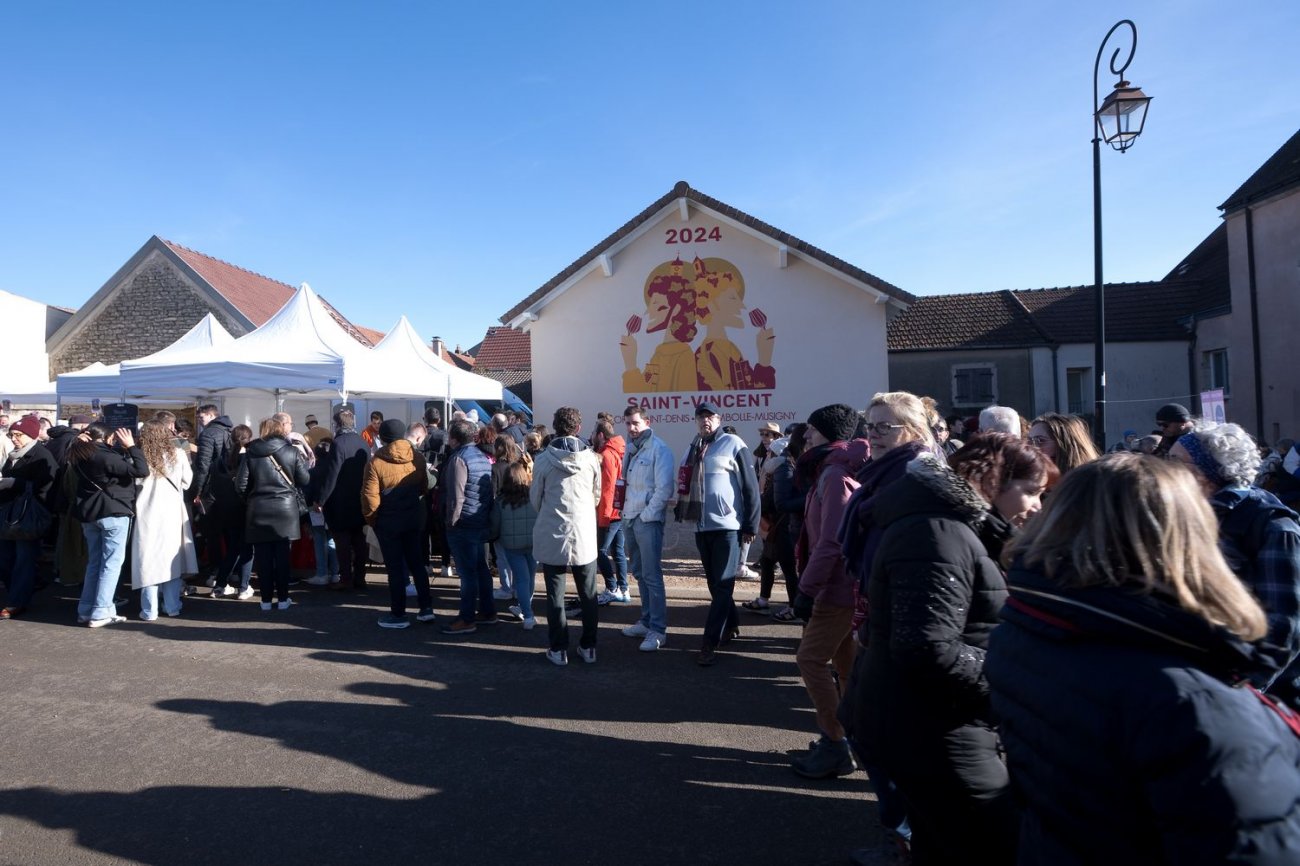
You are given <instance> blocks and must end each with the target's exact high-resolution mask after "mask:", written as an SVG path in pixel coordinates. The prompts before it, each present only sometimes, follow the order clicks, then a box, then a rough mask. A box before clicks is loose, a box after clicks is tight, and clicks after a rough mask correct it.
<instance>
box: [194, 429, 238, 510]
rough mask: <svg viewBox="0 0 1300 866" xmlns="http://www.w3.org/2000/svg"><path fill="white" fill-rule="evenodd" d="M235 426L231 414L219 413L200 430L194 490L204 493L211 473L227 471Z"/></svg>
mask: <svg viewBox="0 0 1300 866" xmlns="http://www.w3.org/2000/svg"><path fill="white" fill-rule="evenodd" d="M234 428H235V425H234V422H232V421H231V420H230V416H229V415H218V416H217V417H215V418H213V419H212V420H211V421H209V422H208V423H207V424H205V425H204V427H203V429H202V430H200V431H199V439H198V442H197V443H196V444H197V446H198V449H199V450H198V453H197V454H196V455H195V456H194V490H195V492H196V493H202V492H203V491H204V490H206V489H208V484H209V481H208V476H209V475H210V474H211V473H214V472H215V473H225V471H226V466H227V461H228V460H229V457H230V431H231V430H233V429H234Z"/></svg>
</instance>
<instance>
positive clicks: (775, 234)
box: [501, 180, 916, 322]
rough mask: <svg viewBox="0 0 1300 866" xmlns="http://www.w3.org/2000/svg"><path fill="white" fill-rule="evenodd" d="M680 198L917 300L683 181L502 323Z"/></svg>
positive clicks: (888, 291) (882, 288) (899, 296)
mask: <svg viewBox="0 0 1300 866" xmlns="http://www.w3.org/2000/svg"><path fill="white" fill-rule="evenodd" d="M683 197H685V198H686V199H688V200H689V201H693V202H695V203H696V204H699V205H703V206H704V207H707V208H709V209H710V210H712V211H716V212H717V213H720V214H722V215H723V216H726V217H729V218H730V219H733V220H735V221H736V222H739V223H741V224H742V225H745V226H748V227H749V228H751V229H753V230H754V231H756V232H759V233H760V234H764V235H767V236H768V237H770V238H772V239H773V240H775V241H777V242H779V243H783V244H785V245H786V246H787V247H789V248H790V249H791V250H794V251H795V252H798V253H802V254H803V255H805V256H807V257H809V258H811V259H816V260H817V261H819V262H821V263H823V264H825V265H829V266H830V267H832V268H835V269H836V270H838V271H840V272H841V273H843V274H845V275H847V276H849V277H852V278H853V279H855V280H858V281H860V282H863V283H866V284H867V285H869V286H872V287H873V288H875V289H878V290H879V291H881V292H884V293H885V294H887V295H889V296H890V297H892V298H896V299H898V300H900V301H902V302H903V303H907V304H910V303H912V302H913V301H914V300H916V298H915V297H914V296H913V295H911V294H909V293H907V292H905V291H903V290H902V289H900V288H899V287H898V286H895V285H892V284H891V283H887V282H885V281H884V280H882V279H880V278H879V277H877V276H874V275H872V274H869V273H867V272H866V271H864V270H862V269H861V268H859V267H857V266H856V265H851V264H849V263H848V262H846V261H844V260H843V259H841V258H837V257H836V256H833V255H831V254H830V253H828V252H826V251H825V250H822V249H819V248H817V247H815V246H813V245H812V244H810V243H808V242H807V241H802V240H800V239H799V238H797V237H795V236H794V235H792V234H788V233H786V232H783V231H781V230H780V229H778V228H774V227H772V226H770V225H768V224H767V223H765V222H763V221H762V220H759V219H756V218H755V217H752V216H750V215H749V214H747V213H745V212H744V211H741V210H737V209H736V208H734V207H732V206H731V205H729V204H725V203H723V202H721V201H719V200H717V199H716V198H713V197H711V196H707V195H705V194H704V193H702V192H700V191H699V190H697V189H692V188H691V185H690V184H688V183H687V182H686V181H684V180H679V181H678V182H677V184H676V186H674V187H673V188H672V189H671V190H669V191H668V193H667V194H666V195H664V196H662V197H661V198H659V199H658V200H656V201H654V202H652V203H651V204H650V206H649V207H647V208H646V209H645V210H643V211H641V213H639V214H637V215H636V216H634V217H632V219H630V220H628V221H627V222H626V223H624V224H623V225H622V227H620V228H619V229H617V230H616V231H615V232H614V233H613V234H611V235H610V236H609V237H607V238H605V239H604V240H603V241H601V242H600V243H598V244H596V245H595V246H594V247H592V248H591V249H589V250H587V252H585V253H583V254H582V255H581V256H580V257H579V258H578V259H577V260H576V261H575V262H573V264H571V265H569V266H568V267H567V268H565V269H564V270H562V271H560V272H559V273H558V274H556V275H555V276H553V277H551V279H550V280H548V281H547V282H546V283H545V284H544V285H543V286H541V287H540V288H539V289H537V291H535V292H533V293H532V294H531V295H529V296H528V297H526V298H524V299H523V300H522V301H520V302H519V303H518V304H516V305H515V306H514V307H512V308H511V309H510V311H509V312H507V313H506V314H505V315H504V316H502V317H501V321H502V322H509V321H511V320H512V319H514V318H515V316H518V315H519V314H520V313H522V312H523V311H524V310H526V309H527V308H528V307H529V306H531V305H532V304H534V303H536V302H537V301H539V300H541V299H542V298H544V297H546V295H547V293H549V292H550V291H551V290H552V289H554V288H555V287H556V286H558V285H560V284H561V283H563V282H564V281H565V280H568V279H569V278H570V277H572V276H573V275H574V274H576V273H578V271H580V270H582V269H583V268H584V267H586V266H587V265H588V264H589V263H590V262H591V261H592V260H593V259H595V258H596V257H597V256H599V255H600V254H601V253H602V252H604V251H605V250H607V249H608V248H609V247H610V246H612V245H613V244H614V243H616V242H617V241H619V240H621V239H622V238H624V237H626V236H627V235H629V234H631V233H632V232H634V231H636V229H637V228H638V227H639V226H640V225H641V224H642V223H644V222H646V221H647V220H649V219H650V218H651V217H653V216H654V215H655V214H657V213H659V212H660V211H661V210H663V209H664V208H665V207H667V206H668V205H669V204H671V203H672V202H674V201H676V200H677V199H679V198H683Z"/></svg>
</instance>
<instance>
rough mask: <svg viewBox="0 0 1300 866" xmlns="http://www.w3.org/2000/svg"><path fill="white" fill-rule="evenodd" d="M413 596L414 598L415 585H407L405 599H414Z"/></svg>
mask: <svg viewBox="0 0 1300 866" xmlns="http://www.w3.org/2000/svg"><path fill="white" fill-rule="evenodd" d="M415 596H416V591H415V584H413V583H408V584H407V585H406V597H407V598H415Z"/></svg>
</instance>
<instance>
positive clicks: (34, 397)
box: [0, 382, 58, 408]
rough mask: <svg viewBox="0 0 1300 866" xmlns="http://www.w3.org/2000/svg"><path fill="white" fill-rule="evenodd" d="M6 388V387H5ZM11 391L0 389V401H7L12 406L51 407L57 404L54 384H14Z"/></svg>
mask: <svg viewBox="0 0 1300 866" xmlns="http://www.w3.org/2000/svg"><path fill="white" fill-rule="evenodd" d="M6 387H8V386H6ZM12 388H13V390H3V389H0V399H4V400H8V401H9V403H10V404H11V405H13V406H21V407H23V408H26V407H28V406H53V405H55V403H57V402H58V394H57V393H56V392H55V389H54V383H53V382H49V383H46V384H41V383H39V382H15V383H13V385H12Z"/></svg>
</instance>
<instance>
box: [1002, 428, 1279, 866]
mask: <svg viewBox="0 0 1300 866" xmlns="http://www.w3.org/2000/svg"><path fill="white" fill-rule="evenodd" d="M1217 536H1218V527H1217V525H1216V521H1215V517H1214V513H1213V512H1212V511H1211V510H1210V506H1209V504H1208V503H1207V502H1206V501H1205V498H1204V496H1203V495H1202V494H1201V492H1200V489H1199V487H1198V482H1197V480H1196V478H1195V477H1194V476H1193V474H1192V473H1191V472H1190V471H1189V470H1188V469H1187V468H1186V467H1184V466H1180V465H1178V464H1177V463H1171V462H1168V461H1162V460H1154V459H1151V458H1150V457H1147V456H1144V455H1139V454H1131V453H1119V454H1110V455H1107V456H1105V457H1102V458H1101V459H1099V460H1095V461H1093V462H1091V463H1087V464H1085V465H1083V466H1080V467H1077V468H1075V469H1074V470H1072V471H1071V472H1070V474H1069V475H1067V476H1066V478H1065V480H1064V481H1062V482H1061V484H1060V486H1059V487H1057V488H1056V490H1055V491H1054V492H1053V494H1052V497H1051V500H1050V502H1049V503H1048V505H1047V508H1046V509H1045V510H1044V511H1043V513H1042V514H1041V515H1039V517H1038V518H1037V519H1036V520H1034V521H1032V522H1031V523H1030V524H1029V525H1028V526H1027V527H1026V529H1025V531H1024V534H1023V535H1022V536H1021V537H1020V539H1019V540H1018V541H1017V542H1016V543H1015V544H1014V545H1013V548H1012V550H1011V551H1010V556H1011V558H1012V560H1013V562H1012V566H1011V569H1010V572H1009V573H1008V575H1007V582H1008V586H1009V590H1010V598H1009V600H1008V602H1007V605H1006V607H1005V608H1004V609H1003V612H1002V618H1003V624H1002V626H1001V627H999V628H998V629H997V630H996V631H995V632H994V634H993V636H992V639H991V641H990V645H989V651H988V655H987V658H986V662H985V671H986V673H987V676H988V681H989V686H990V690H991V697H992V702H993V708H994V710H995V712H996V713H997V716H998V718H999V721H1000V724H1001V734H1002V741H1003V744H1004V746H1005V748H1006V751H1007V759H1008V765H1009V770H1010V773H1011V779H1012V784H1013V786H1014V788H1015V789H1016V790H1017V793H1018V795H1019V797H1018V799H1019V800H1020V802H1021V803H1023V804H1024V809H1025V811H1024V815H1023V820H1022V823H1021V828H1020V848H1019V862H1021V863H1146V864H1154V863H1171V864H1172V863H1177V864H1188V863H1227V862H1232V863H1257V864H1259V863H1277V864H1281V863H1292V862H1294V856H1295V855H1294V852H1295V851H1296V850H1300V739H1297V734H1300V721H1296V719H1295V716H1294V715H1291V716H1290V717H1289V719H1288V718H1287V716H1286V715H1285V711H1284V710H1281V709H1280V708H1278V707H1276V706H1275V705H1272V704H1271V703H1269V702H1268V701H1267V700H1266V699H1264V698H1263V697H1262V696H1261V695H1260V694H1259V693H1258V692H1255V691H1254V690H1253V689H1251V688H1249V687H1248V685H1247V683H1246V680H1245V677H1246V675H1247V674H1248V673H1249V672H1250V671H1251V670H1252V669H1253V668H1254V667H1255V666H1256V664H1258V657H1257V651H1256V648H1255V647H1254V646H1252V644H1251V643H1250V642H1251V641H1255V640H1257V639H1258V638H1260V637H1261V636H1262V635H1263V634H1264V633H1265V631H1266V629H1267V623H1266V620H1265V617H1264V612H1263V611H1262V610H1261V609H1260V607H1259V605H1258V604H1257V603H1256V602H1255V601H1254V599H1253V598H1251V596H1250V593H1249V592H1248V591H1247V590H1246V588H1245V587H1244V586H1243V585H1242V583H1241V581H1239V580H1238V579H1237V578H1236V577H1234V576H1233V574H1232V572H1231V571H1230V570H1229V568H1228V564H1227V563H1226V562H1225V561H1224V558H1223V556H1222V554H1221V553H1220V552H1219V548H1218V546H1217V544H1216V543H1215V542H1216V538H1217Z"/></svg>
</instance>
